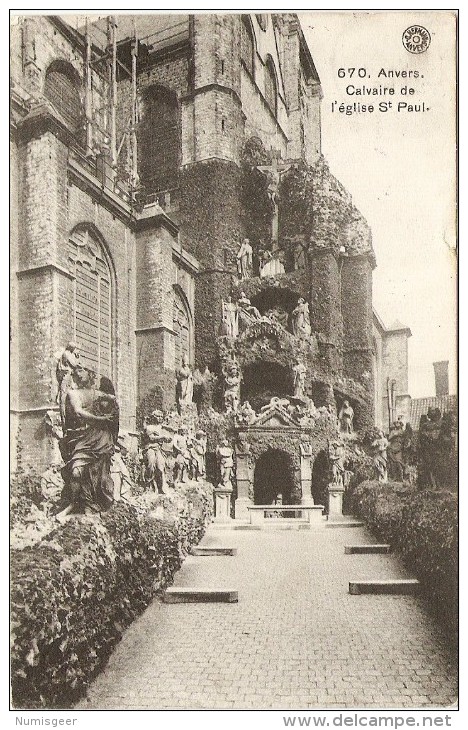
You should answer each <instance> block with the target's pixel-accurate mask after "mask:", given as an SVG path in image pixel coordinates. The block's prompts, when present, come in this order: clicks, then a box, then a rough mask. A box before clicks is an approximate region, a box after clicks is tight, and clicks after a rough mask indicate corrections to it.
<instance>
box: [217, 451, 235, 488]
mask: <svg viewBox="0 0 468 730" xmlns="http://www.w3.org/2000/svg"><path fill="white" fill-rule="evenodd" d="M216 456H217V458H218V464H219V471H220V476H221V479H220V482H219V487H222V488H224V489H232V481H231V480H232V472H233V469H234V451H233V449H232V448H231V446H230V444H229V441H228V440H227V439H223V440H222V441H221V443H220V445H219V446H218V447H217V449H216Z"/></svg>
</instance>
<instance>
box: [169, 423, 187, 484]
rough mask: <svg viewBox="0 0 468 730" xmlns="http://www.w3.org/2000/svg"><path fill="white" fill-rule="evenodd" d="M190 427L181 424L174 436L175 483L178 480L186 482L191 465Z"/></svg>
mask: <svg viewBox="0 0 468 730" xmlns="http://www.w3.org/2000/svg"><path fill="white" fill-rule="evenodd" d="M187 434H188V429H187V427H186V426H180V427H179V428H178V430H177V435H176V436H175V437H174V441H173V448H174V456H175V462H174V484H175V483H176V482H185V481H186V477H187V476H188V470H189V466H190V451H189V448H188V444H187V440H188V436H187Z"/></svg>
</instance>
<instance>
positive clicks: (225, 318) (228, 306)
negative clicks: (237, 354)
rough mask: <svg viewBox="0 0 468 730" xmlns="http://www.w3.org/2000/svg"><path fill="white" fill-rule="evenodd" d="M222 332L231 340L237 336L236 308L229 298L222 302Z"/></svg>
mask: <svg viewBox="0 0 468 730" xmlns="http://www.w3.org/2000/svg"><path fill="white" fill-rule="evenodd" d="M222 332H223V334H224V335H227V336H228V337H232V338H234V337H237V335H238V334H239V322H238V306H237V304H236V302H233V301H232V298H231V297H228V298H227V301H225V302H224V301H223V315H222Z"/></svg>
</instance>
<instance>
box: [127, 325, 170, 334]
mask: <svg viewBox="0 0 468 730" xmlns="http://www.w3.org/2000/svg"><path fill="white" fill-rule="evenodd" d="M150 332H168V333H169V334H170V335H176V334H177V332H176V331H175V330H173V329H172V328H171V327H168V326H167V325H165V324H159V325H154V327H137V328H136V329H135V334H136V335H144V334H146V333H150Z"/></svg>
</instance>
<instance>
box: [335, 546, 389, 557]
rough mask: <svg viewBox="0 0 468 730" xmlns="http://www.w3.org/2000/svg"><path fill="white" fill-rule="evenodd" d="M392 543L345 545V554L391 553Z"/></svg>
mask: <svg viewBox="0 0 468 730" xmlns="http://www.w3.org/2000/svg"><path fill="white" fill-rule="evenodd" d="M390 550H391V548H390V545H345V549H344V551H345V555H379V554H382V553H383V554H385V553H389V552H390Z"/></svg>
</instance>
